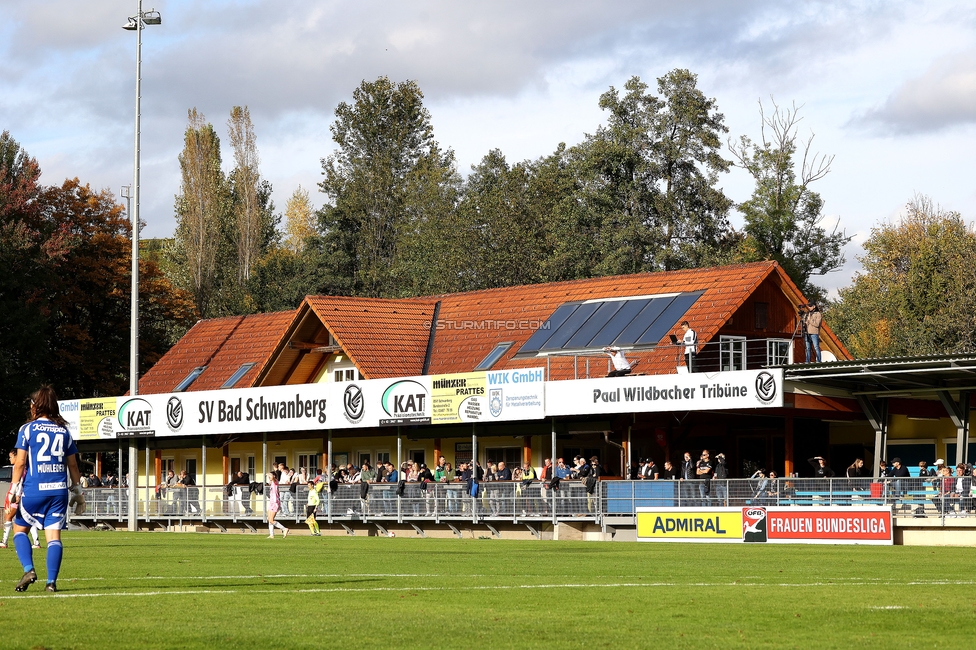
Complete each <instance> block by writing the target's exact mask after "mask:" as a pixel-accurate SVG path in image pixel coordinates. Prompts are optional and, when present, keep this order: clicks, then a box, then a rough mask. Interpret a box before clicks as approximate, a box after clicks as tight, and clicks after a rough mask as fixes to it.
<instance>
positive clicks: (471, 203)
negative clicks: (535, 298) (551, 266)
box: [458, 149, 545, 289]
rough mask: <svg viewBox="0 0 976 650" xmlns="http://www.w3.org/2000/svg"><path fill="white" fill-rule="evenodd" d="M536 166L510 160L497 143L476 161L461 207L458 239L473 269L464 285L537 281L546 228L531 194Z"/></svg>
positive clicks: (477, 285) (507, 284)
mask: <svg viewBox="0 0 976 650" xmlns="http://www.w3.org/2000/svg"><path fill="white" fill-rule="evenodd" d="M530 176H531V170H530V168H529V166H528V165H526V164H525V163H519V164H516V165H512V166H509V164H508V162H507V161H506V160H505V156H504V154H502V152H501V151H499V150H498V149H493V150H492V151H490V152H488V154H487V155H486V156H485V157H484V158H482V159H481V162H480V163H479V164H477V165H474V166H472V168H471V174H470V175H469V176H468V178H467V181H466V183H465V186H464V193H463V198H462V200H461V203H460V206H459V209H458V212H459V225H460V228H459V229H458V232H459V233H463V234H464V235H467V237H465V238H464V239H460V240H458V244H460V246H461V247H462V251H463V255H464V257H465V258H467V260H468V264H467V265H464V266H462V268H466V271H467V272H468V273H469V274H470V276H471V277H470V278H469V279H468V285H469V286H467V287H465V288H472V289H473V288H488V287H505V286H512V285H517V284H531V283H534V282H538V281H539V279H540V277H541V266H540V264H539V261H540V260H541V259H542V256H543V252H544V249H545V232H544V228H543V224H542V221H541V219H540V218H539V214H538V213H537V212H535V211H534V210H532V205H531V197H530V194H529V185H530Z"/></svg>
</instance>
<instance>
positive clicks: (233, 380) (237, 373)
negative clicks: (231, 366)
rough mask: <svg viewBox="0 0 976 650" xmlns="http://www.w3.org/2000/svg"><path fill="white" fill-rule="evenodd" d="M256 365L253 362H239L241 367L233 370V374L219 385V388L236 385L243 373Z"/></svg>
mask: <svg viewBox="0 0 976 650" xmlns="http://www.w3.org/2000/svg"><path fill="white" fill-rule="evenodd" d="M256 365H258V364H256V363H253V362H248V363H242V364H241V367H240V368H238V369H237V370H236V371H235V372H234V374H233V375H231V376H230V379H228V380H227V381H225V382H224V384H223V386H221V388H233V387H234V386H235V385H237V382H239V381H240V380H241V379H242V378H243V377H244V375H246V374H247V371H248V370H250V369H251V368H253V367H254V366H256Z"/></svg>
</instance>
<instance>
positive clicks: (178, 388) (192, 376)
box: [173, 366, 207, 393]
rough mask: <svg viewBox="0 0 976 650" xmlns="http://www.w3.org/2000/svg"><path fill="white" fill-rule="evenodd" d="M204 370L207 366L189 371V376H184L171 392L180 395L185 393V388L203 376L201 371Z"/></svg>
mask: <svg viewBox="0 0 976 650" xmlns="http://www.w3.org/2000/svg"><path fill="white" fill-rule="evenodd" d="M206 369H207V366H197V367H196V368H194V369H193V370H191V371H190V374H188V375H187V376H186V379H184V380H183V381H181V382H180V383H178V384H177V385H176V388H174V389H173V392H174V393H182V392H183V391H185V390H186V389H187V388H189V387H190V384H192V383H193V382H195V381H196V380H197V377H199V376H200V375H202V374H203V371H204V370H206Z"/></svg>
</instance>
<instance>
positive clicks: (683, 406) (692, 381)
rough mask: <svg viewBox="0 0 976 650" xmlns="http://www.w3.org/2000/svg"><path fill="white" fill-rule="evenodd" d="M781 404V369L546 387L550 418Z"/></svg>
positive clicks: (552, 383)
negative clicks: (554, 416)
mask: <svg viewBox="0 0 976 650" xmlns="http://www.w3.org/2000/svg"><path fill="white" fill-rule="evenodd" d="M781 406H783V370H782V368H770V369H768V370H737V371H732V372H719V373H714V374H706V373H691V374H680V375H648V376H627V377H609V378H602V379H574V380H567V381H550V382H547V383H546V415H547V416H553V415H589V414H600V413H642V412H650V411H706V410H714V409H742V408H772V407H781Z"/></svg>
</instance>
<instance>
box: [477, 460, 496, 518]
mask: <svg viewBox="0 0 976 650" xmlns="http://www.w3.org/2000/svg"><path fill="white" fill-rule="evenodd" d="M481 480H482V481H485V482H486V483H488V485H486V486H485V487H484V490H485V496H486V497H487V498H488V508H487V509H488V511H489V512H490V513H491V516H492V517H497V516H498V512H499V511H500V510H501V502H500V501H499V499H498V487H497V486H496V485H493V483H494V482H495V481H497V480H498V465H496V464H495V463H493V462H491V461H488V471H486V472H485V476H484V478H483V479H481Z"/></svg>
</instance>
